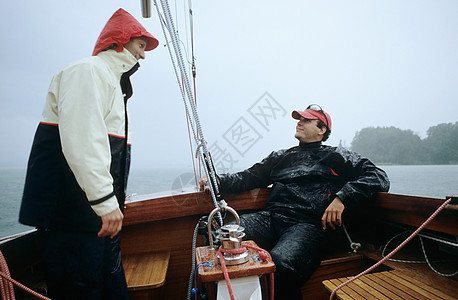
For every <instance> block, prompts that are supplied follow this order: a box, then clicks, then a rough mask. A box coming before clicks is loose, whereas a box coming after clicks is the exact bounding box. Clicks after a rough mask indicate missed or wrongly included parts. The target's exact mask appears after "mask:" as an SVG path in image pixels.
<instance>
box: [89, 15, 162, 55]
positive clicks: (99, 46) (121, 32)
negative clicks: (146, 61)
mask: <svg viewBox="0 0 458 300" xmlns="http://www.w3.org/2000/svg"><path fill="white" fill-rule="evenodd" d="M140 36H142V37H145V38H146V40H147V45H146V49H145V50H146V51H150V50H153V49H154V48H156V47H157V46H158V45H159V41H158V40H157V39H156V38H155V37H154V36H153V35H152V34H151V33H149V32H148V31H146V29H145V27H143V26H142V25H141V24H140V23H139V22H138V21H137V20H136V19H135V18H134V17H133V16H132V15H131V14H129V13H128V12H127V11H125V10H124V9H122V8H120V9H118V10H117V11H116V12H115V13H114V14H113V16H111V18H110V19H109V20H108V22H107V24H105V27H104V28H103V29H102V32H101V33H100V35H99V38H98V39H97V42H96V43H95V47H94V51H93V52H92V55H97V54H98V53H99V52H100V51H102V50H103V49H106V48H108V47H109V46H111V45H112V44H117V45H118V46H117V47H116V51H117V52H121V51H122V50H123V49H124V44H126V43H127V42H129V41H130V39H131V38H133V37H140Z"/></svg>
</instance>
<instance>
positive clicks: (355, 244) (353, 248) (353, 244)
mask: <svg viewBox="0 0 458 300" xmlns="http://www.w3.org/2000/svg"><path fill="white" fill-rule="evenodd" d="M342 227H343V230H344V232H345V235H346V236H347V239H348V241H349V242H350V248H351V249H352V250H353V252H354V253H356V252H357V251H358V249H359V248H361V243H354V242H353V241H352V240H351V238H350V235H349V234H348V231H347V227H345V223H343V222H342Z"/></svg>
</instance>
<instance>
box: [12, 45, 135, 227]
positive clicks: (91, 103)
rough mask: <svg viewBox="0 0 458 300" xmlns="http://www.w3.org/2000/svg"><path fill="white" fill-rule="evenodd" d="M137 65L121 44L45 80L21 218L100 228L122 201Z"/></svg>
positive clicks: (41, 223) (38, 222) (40, 224)
mask: <svg viewBox="0 0 458 300" xmlns="http://www.w3.org/2000/svg"><path fill="white" fill-rule="evenodd" d="M137 68H138V63H137V60H136V59H135V57H134V56H133V55H132V54H131V53H130V52H129V51H128V50H126V49H124V50H122V51H121V52H116V51H115V50H108V51H103V52H100V53H99V54H98V55H97V56H92V57H89V58H85V59H82V60H80V61H78V62H76V63H73V64H71V65H69V66H67V67H65V68H64V69H63V70H61V71H60V72H59V73H57V74H56V75H55V76H54V78H53V80H52V82H51V85H50V87H49V90H48V94H47V100H46V105H45V108H44V110H43V115H42V120H41V122H40V124H39V126H38V128H37V131H36V134H35V138H34V141H33V145H32V151H31V154H30V158H29V163H28V169H27V176H26V182H25V187H24V194H23V199H22V205H21V209H20V215H19V221H20V222H21V223H23V224H26V225H31V226H36V227H43V228H51V229H71V230H82V231H98V230H100V227H101V224H102V222H101V218H100V216H103V215H106V214H108V213H110V212H112V211H114V210H115V209H116V208H118V207H120V208H121V210H122V208H123V207H124V198H125V196H124V195H125V188H126V185H127V176H128V172H129V164H130V141H129V140H128V137H129V134H128V122H127V121H128V113H127V99H128V98H129V97H130V96H131V95H132V86H131V85H130V81H129V76H130V75H131V74H132V73H133V72H134V71H135V70H136V69H137Z"/></svg>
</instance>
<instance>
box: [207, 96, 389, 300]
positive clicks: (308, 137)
mask: <svg viewBox="0 0 458 300" xmlns="http://www.w3.org/2000/svg"><path fill="white" fill-rule="evenodd" d="M292 117H293V118H294V119H296V120H298V122H297V125H296V134H295V137H296V138H297V139H298V140H299V145H298V146H296V147H292V148H290V149H286V150H280V151H276V152H272V153H271V154H270V155H269V156H268V157H266V158H265V159H263V160H262V161H261V162H259V163H256V164H255V165H253V166H252V167H251V168H249V169H247V170H245V171H242V172H238V173H235V174H224V175H222V176H220V178H219V179H220V190H221V192H222V193H223V194H224V193H239V192H242V191H247V190H251V189H254V188H261V187H267V186H269V185H270V184H272V189H271V192H270V196H269V199H268V200H267V203H266V207H265V209H264V210H262V211H259V212H256V213H251V214H246V215H242V216H240V225H241V226H243V227H244V228H245V233H246V236H245V238H246V239H250V240H254V241H255V242H256V243H257V244H258V245H259V246H260V247H261V248H264V249H266V250H268V251H270V254H271V255H272V259H273V261H274V262H275V265H276V272H275V299H280V300H293V299H301V293H300V287H301V285H302V284H303V283H304V282H305V281H306V280H307V279H308V278H309V277H310V276H311V275H312V274H313V272H314V271H315V270H316V269H317V268H318V266H319V265H320V262H321V259H322V257H321V253H322V252H323V247H324V245H325V234H324V230H326V228H328V226H329V227H331V228H333V229H335V228H336V226H340V225H341V224H342V212H343V211H344V209H345V208H352V207H356V206H357V205H358V204H359V203H360V202H361V201H364V200H366V199H368V198H370V197H372V196H373V195H374V194H375V193H377V192H386V191H388V189H389V180H388V177H387V175H386V173H385V172H384V171H383V170H381V169H379V168H377V167H376V166H375V165H374V164H373V163H372V162H370V161H369V160H368V159H366V158H363V157H361V155H359V154H357V153H355V152H352V151H349V150H347V149H345V148H341V147H330V146H326V145H323V144H322V142H324V141H326V140H327V139H328V137H329V135H330V133H331V117H330V115H329V114H328V113H326V112H325V111H323V110H322V109H321V107H320V106H318V105H316V104H313V105H310V106H308V107H307V109H306V110H304V111H293V113H292ZM205 182H206V178H203V179H202V180H201V181H200V184H201V188H204V186H205Z"/></svg>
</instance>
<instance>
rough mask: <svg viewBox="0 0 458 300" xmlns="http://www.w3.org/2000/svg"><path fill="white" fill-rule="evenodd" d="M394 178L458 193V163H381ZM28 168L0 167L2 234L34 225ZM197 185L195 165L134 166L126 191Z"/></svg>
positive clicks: (400, 186) (398, 188) (426, 190)
mask: <svg viewBox="0 0 458 300" xmlns="http://www.w3.org/2000/svg"><path fill="white" fill-rule="evenodd" d="M380 167H381V168H382V169H384V170H385V171H386V172H387V174H388V176H389V178H390V181H391V187H390V191H389V192H390V193H394V194H406V195H416V196H426V197H434V198H443V199H445V196H446V195H450V194H455V195H456V194H458V185H457V182H458V165H422V166H380ZM24 179H25V169H0V191H1V193H0V207H1V209H0V238H1V237H5V236H8V235H12V234H15V233H19V232H22V231H26V230H29V229H32V227H29V226H24V225H21V224H19V222H18V213H19V207H20V204H21V197H22V190H23V186H24ZM195 185H196V180H195V178H194V175H193V170H192V168H167V169H165V168H164V169H150V168H144V169H141V168H137V169H135V168H134V169H132V170H131V172H130V177H129V184H128V188H127V193H128V194H131V195H142V194H155V193H159V192H165V193H168V194H170V193H171V194H176V193H180V192H182V191H184V190H186V191H190V190H192V189H193V187H194V186H195Z"/></svg>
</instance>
